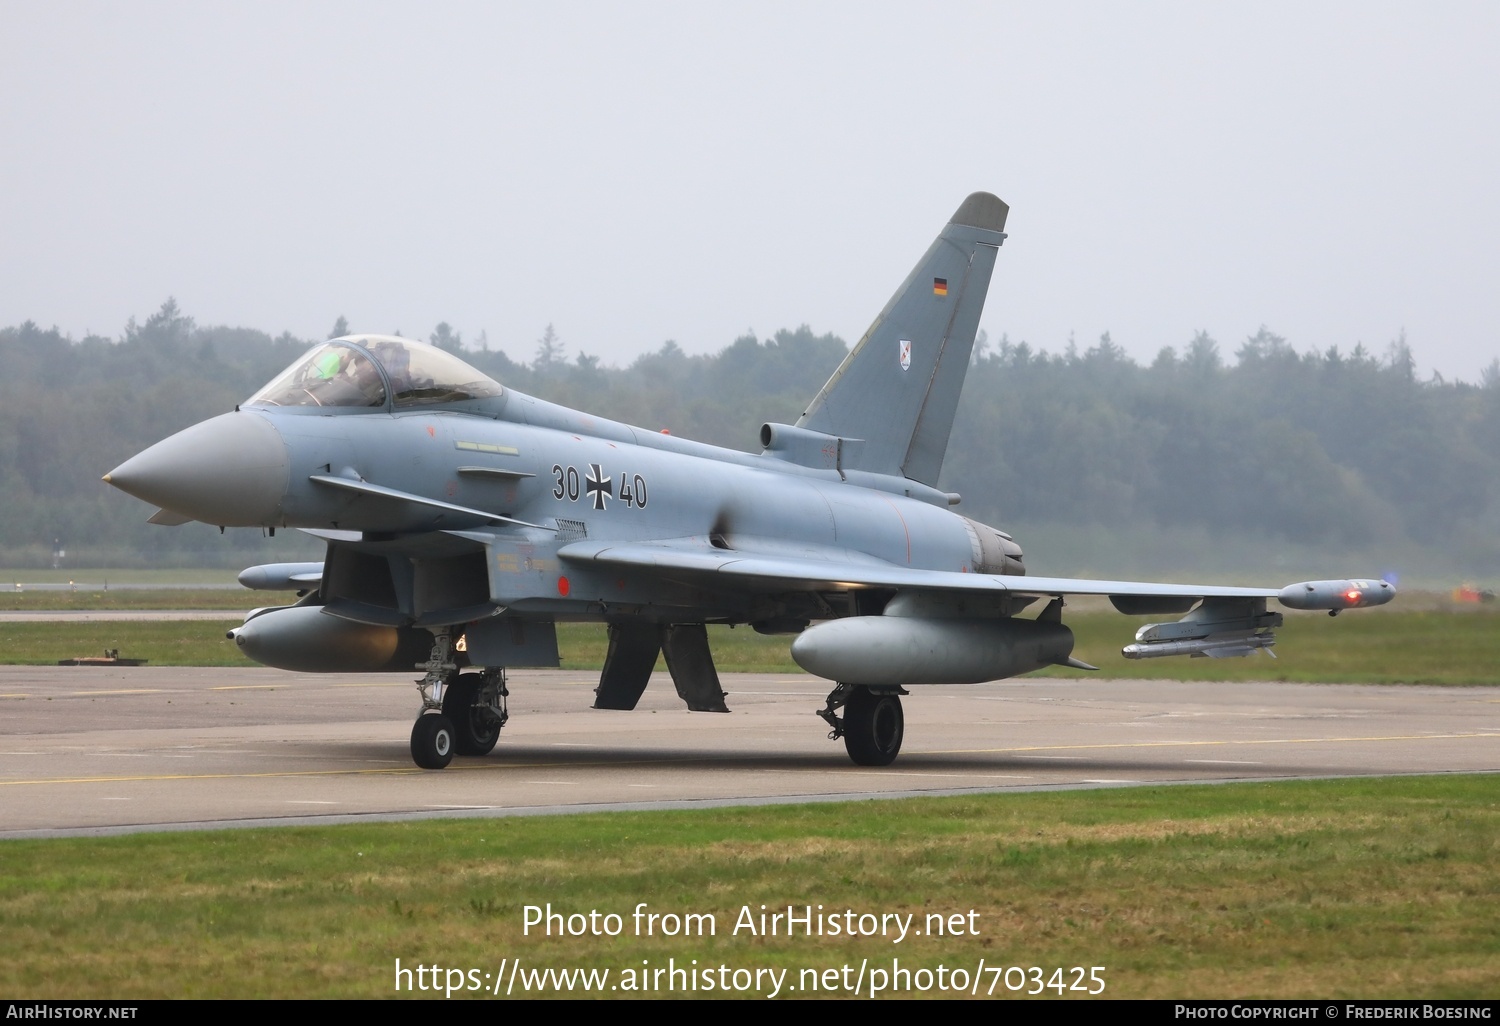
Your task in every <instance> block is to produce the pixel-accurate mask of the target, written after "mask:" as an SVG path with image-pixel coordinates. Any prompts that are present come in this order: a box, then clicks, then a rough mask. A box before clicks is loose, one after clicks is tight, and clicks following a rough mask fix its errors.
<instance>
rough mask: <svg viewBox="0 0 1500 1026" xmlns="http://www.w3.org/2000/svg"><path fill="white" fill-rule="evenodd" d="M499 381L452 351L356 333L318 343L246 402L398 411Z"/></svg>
mask: <svg viewBox="0 0 1500 1026" xmlns="http://www.w3.org/2000/svg"><path fill="white" fill-rule="evenodd" d="M503 391H504V389H502V388H501V387H500V383H499V382H497V381H495V380H494V379H492V378H489V377H487V376H486V375H484V374H481V373H480V372H479V371H477V370H475V369H474V368H473V367H470V366H469V365H468V364H466V363H464V362H463V361H462V360H460V359H459V358H458V357H456V356H454V355H452V354H451V353H448V352H445V351H443V350H441V349H438V348H437V347H435V346H430V345H427V344H426V343H423V342H414V341H412V340H411V339H406V338H394V337H391V336H388V335H352V336H349V337H346V338H336V339H333V340H332V341H330V342H324V343H323V344H322V345H320V346H317V347H315V348H314V349H313V350H312V351H311V352H309V353H308V354H307V355H306V356H303V357H302V358H301V359H299V360H297V362H295V363H293V364H292V365H291V366H290V367H288V368H287V369H286V370H285V371H283V372H282V373H281V374H280V375H279V376H278V377H277V378H276V379H275V380H274V381H272V382H271V383H270V384H269V385H267V386H266V387H265V388H262V389H261V390H260V391H259V392H256V393H255V394H254V395H253V396H251V397H250V398H249V399H248V400H247V401H246V402H245V404H244V405H246V406H345V407H376V408H382V409H383V408H385V407H387V406H388V405H389V406H390V407H393V408H395V409H403V408H406V407H412V406H432V405H435V404H438V403H455V402H460V401H462V400H465V399H487V398H490V397H492V396H497V395H500V394H501V393H502V392H503Z"/></svg>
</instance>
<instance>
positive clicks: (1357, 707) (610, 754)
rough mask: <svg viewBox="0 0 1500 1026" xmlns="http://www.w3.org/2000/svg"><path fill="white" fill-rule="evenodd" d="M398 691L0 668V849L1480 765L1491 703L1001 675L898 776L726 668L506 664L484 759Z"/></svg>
mask: <svg viewBox="0 0 1500 1026" xmlns="http://www.w3.org/2000/svg"><path fill="white" fill-rule="evenodd" d="M413 677H414V675H408V674H400V675H339V674H332V675H303V674H292V673H285V672H282V671H277V670H270V669H265V668H244V669H240V668H235V669H201V668H150V667H140V668H81V667H16V666H10V667H0V837H6V838H14V837H27V836H32V837H34V836H49V835H58V834H77V833H118V832H126V831H133V830H141V829H184V828H202V827H218V826H240V825H251V824H279V823H286V824H295V823H309V822H344V821H350V820H369V819H376V818H420V817H425V816H451V815H484V816H493V815H515V814H538V813H560V812H576V811H586V810H595V809H626V808H667V807H672V808H679V807H680V808H693V807H704V806H709V805H723V804H738V803H769V802H791V801H821V800H833V799H847V798H878V797H894V796H908V795H937V794H954V793H970V792H979V791H1005V790H1020V789H1037V788H1047V787H1104V786H1130V785H1139V784H1151V783H1162V782H1180V781H1216V780H1249V779H1274V778H1281V777H1336V776H1363V775H1377V774H1391V773H1442V772H1496V771H1500V688H1495V687H1483V688H1459V687H1452V688H1438V687H1415V686H1405V687H1375V686H1358V685H1307V684H1277V683H1261V684H1243V683H1241V684H1211V683H1173V682H1163V681H1131V680H1086V681H1076V680H1066V681H1064V680H1043V679H1022V680H1011V681H1002V682H999V683H995V684H985V685H978V686H972V687H927V688H913V689H912V692H913V693H912V694H911V696H910V697H907V698H905V699H904V700H903V701H904V704H905V709H906V741H905V747H904V749H903V751H902V754H901V757H900V758H899V759H898V760H897V762H896V764H895V765H894V766H891V767H887V768H884V769H865V768H860V767H856V766H854V765H853V764H852V763H850V762H849V760H848V758H847V756H846V755H845V753H844V749H843V744H842V743H841V742H833V741H829V740H827V738H826V734H827V727H826V725H825V724H823V722H822V721H821V720H819V719H818V718H817V717H816V716H815V715H814V710H816V709H818V708H820V707H821V706H822V705H823V699H824V696H825V694H826V693H827V687H828V685H827V684H826V683H825V682H823V681H821V680H818V679H816V678H812V677H803V676H797V675H794V674H781V675H776V674H726V675H724V678H723V682H724V686H725V688H726V689H727V690H728V692H729V697H728V703H729V706H730V708H731V709H732V710H734V711H733V712H732V713H731V714H729V715H723V714H714V713H689V712H687V711H685V710H684V708H683V706H682V703H681V701H680V700H679V699H678V698H677V695H676V693H675V691H674V690H673V688H672V684H671V681H670V680H669V679H667V678H666V677H665V676H664V675H661V674H658V675H657V677H655V678H653V680H652V683H651V686H650V687H649V688H647V690H646V694H645V696H644V697H643V698H642V700H641V704H640V707H639V708H637V709H636V710H635V711H633V712H628V713H627V712H610V711H600V710H594V709H590V708H589V705H590V704H591V702H592V701H593V687H594V683H595V680H596V676H595V674H592V673H585V672H569V671H560V670H526V671H516V672H514V673H513V674H512V675H511V678H510V690H511V699H510V709H511V720H510V723H509V725H508V726H507V727H506V728H505V732H504V733H503V735H502V736H501V740H500V744H499V745H498V746H497V748H496V750H495V752H494V753H493V754H492V755H490V756H488V757H484V758H469V759H465V758H460V759H456V760H454V763H453V765H452V766H450V767H449V768H448V769H447V770H444V771H440V772H434V771H423V770H419V769H416V768H415V767H414V766H413V765H412V763H411V758H410V754H409V750H408V737H409V733H410V729H411V722H412V719H413V717H414V715H415V713H416V708H417V694H416V689H415V687H413V685H412V680H413Z"/></svg>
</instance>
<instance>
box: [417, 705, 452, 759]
mask: <svg viewBox="0 0 1500 1026" xmlns="http://www.w3.org/2000/svg"><path fill="white" fill-rule="evenodd" d="M453 747H454V734H453V721H452V720H450V719H448V717H446V716H444V715H443V714H442V713H439V712H430V713H423V714H422V715H421V716H418V717H417V722H416V723H414V724H413V725H412V728H411V757H412V761H413V762H415V763H416V764H417V765H418V766H420V767H422V768H423V769H442V768H443V767H444V766H447V765H448V763H450V762H452V761H453Z"/></svg>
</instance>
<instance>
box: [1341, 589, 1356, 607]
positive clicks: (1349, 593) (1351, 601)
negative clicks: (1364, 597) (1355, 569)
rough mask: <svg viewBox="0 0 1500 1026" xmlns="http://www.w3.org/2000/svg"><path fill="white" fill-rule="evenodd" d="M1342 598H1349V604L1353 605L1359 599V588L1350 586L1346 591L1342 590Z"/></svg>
mask: <svg viewBox="0 0 1500 1026" xmlns="http://www.w3.org/2000/svg"><path fill="white" fill-rule="evenodd" d="M1344 598H1346V599H1348V600H1349V604H1350V605H1353V604H1354V603H1356V602H1358V601H1359V589H1358V588H1350V589H1349V590H1348V591H1346V592H1344Z"/></svg>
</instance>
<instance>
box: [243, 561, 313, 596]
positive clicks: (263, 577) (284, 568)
mask: <svg viewBox="0 0 1500 1026" xmlns="http://www.w3.org/2000/svg"><path fill="white" fill-rule="evenodd" d="M322 579H323V564H322V563H262V564H261V565H260V566H252V567H250V568H249V569H246V570H241V571H240V576H239V582H240V584H241V585H243V586H244V587H246V588H252V589H254V590H256V591H309V590H311V589H313V588H316V587H317V586H318V582H319V581H321V580H322Z"/></svg>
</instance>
